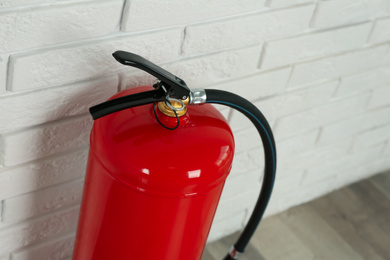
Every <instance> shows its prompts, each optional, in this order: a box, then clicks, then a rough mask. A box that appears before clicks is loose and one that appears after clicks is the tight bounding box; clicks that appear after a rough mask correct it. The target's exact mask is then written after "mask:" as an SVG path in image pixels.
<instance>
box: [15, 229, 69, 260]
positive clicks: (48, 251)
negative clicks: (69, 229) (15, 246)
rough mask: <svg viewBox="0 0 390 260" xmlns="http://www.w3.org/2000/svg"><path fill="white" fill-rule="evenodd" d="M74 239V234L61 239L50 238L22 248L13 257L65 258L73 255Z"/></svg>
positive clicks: (24, 258)
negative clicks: (44, 241) (45, 241)
mask: <svg viewBox="0 0 390 260" xmlns="http://www.w3.org/2000/svg"><path fill="white" fill-rule="evenodd" d="M74 239H75V236H74V235H73V234H72V235H67V236H65V237H62V238H59V239H55V240H50V241H48V242H47V243H43V244H39V245H34V246H31V247H28V248H26V249H20V250H17V251H16V252H14V253H12V259H13V260H30V259H41V260H63V259H64V258H65V257H70V256H72V252H73V244H74Z"/></svg>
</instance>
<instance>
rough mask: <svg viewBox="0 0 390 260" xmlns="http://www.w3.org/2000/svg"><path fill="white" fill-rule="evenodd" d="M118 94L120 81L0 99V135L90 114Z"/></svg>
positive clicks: (43, 90) (21, 94)
mask: <svg viewBox="0 0 390 260" xmlns="http://www.w3.org/2000/svg"><path fill="white" fill-rule="evenodd" d="M117 90H118V77H117V76H112V77H107V78H104V79H99V80H94V81H89V82H83V83H76V84H71V85H68V86H64V87H56V88H48V89H42V90H38V91H34V92H31V91H30V92H23V93H16V94H9V95H7V96H4V97H0V111H6V110H7V111H9V112H8V113H0V122H3V124H1V125H0V132H4V131H10V130H14V129H19V128H21V127H26V126H31V125H37V124H42V123H46V122H49V121H54V120H57V119H60V118H63V117H67V116H73V115H79V114H83V113H88V108H89V107H91V106H93V105H96V104H98V103H100V102H103V101H105V100H107V99H108V98H109V97H110V96H112V95H113V94H115V93H116V92H117Z"/></svg>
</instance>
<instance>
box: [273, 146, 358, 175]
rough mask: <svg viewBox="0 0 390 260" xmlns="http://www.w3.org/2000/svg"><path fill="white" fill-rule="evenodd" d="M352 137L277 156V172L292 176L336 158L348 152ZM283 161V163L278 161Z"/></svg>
mask: <svg viewBox="0 0 390 260" xmlns="http://www.w3.org/2000/svg"><path fill="white" fill-rule="evenodd" d="M352 141H353V138H344V139H343V140H340V142H337V143H330V144H327V145H323V146H316V147H315V148H314V149H311V150H306V151H304V152H301V153H299V154H295V155H289V156H284V155H282V154H281V155H280V156H279V157H278V162H279V164H278V172H277V174H278V175H280V177H283V176H285V177H287V176H293V175H295V174H298V175H300V173H301V172H302V171H304V170H306V169H308V168H311V167H314V166H317V165H320V164H322V163H324V162H327V161H332V160H337V159H338V158H340V157H343V156H345V154H347V153H348V151H349V149H350V147H351V144H352ZM280 162H283V163H280Z"/></svg>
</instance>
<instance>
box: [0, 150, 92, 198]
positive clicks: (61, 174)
mask: <svg viewBox="0 0 390 260" xmlns="http://www.w3.org/2000/svg"><path fill="white" fill-rule="evenodd" d="M87 155H88V153H87V151H86V150H80V151H75V152H72V153H70V154H66V155H63V156H60V157H56V158H48V159H45V160H40V161H36V162H33V163H28V164H25V165H23V166H18V167H12V168H9V169H8V168H5V169H1V170H0V200H3V199H7V198H11V197H14V196H18V195H21V194H24V193H27V192H32V191H35V190H38V189H42V188H45V187H48V186H51V185H55V184H59V183H62V182H66V181H70V180H73V179H76V178H80V177H82V176H83V175H84V172H85V169H86V164H87V163H86V162H87Z"/></svg>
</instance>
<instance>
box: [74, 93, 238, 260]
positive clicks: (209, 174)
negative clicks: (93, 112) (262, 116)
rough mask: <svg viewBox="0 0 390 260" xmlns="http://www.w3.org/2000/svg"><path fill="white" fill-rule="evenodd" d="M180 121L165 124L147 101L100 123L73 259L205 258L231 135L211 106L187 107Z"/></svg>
mask: <svg viewBox="0 0 390 260" xmlns="http://www.w3.org/2000/svg"><path fill="white" fill-rule="evenodd" d="M150 89H151V87H150V86H149V87H140V88H135V89H130V90H125V91H122V92H120V93H118V94H116V95H115V96H113V97H112V99H114V98H118V97H121V96H126V95H130V94H134V93H137V92H143V91H146V90H150ZM156 113H157V116H158V118H159V120H160V122H161V123H163V124H167V125H168V126H172V125H175V124H176V120H177V119H176V118H175V117H168V116H166V115H164V114H162V113H161V112H160V111H159V110H158V109H156ZM179 120H180V124H179V127H178V128H177V129H176V130H173V131H171V130H167V129H165V128H163V127H162V126H161V125H160V124H159V123H158V122H157V120H156V116H155V114H154V113H153V105H152V104H148V105H143V106H138V107H133V108H130V109H126V110H123V111H120V112H115V113H112V114H110V115H108V116H105V117H102V118H100V119H98V120H96V121H95V123H94V126H93V129H92V132H91V140H90V152H89V159H88V166H87V172H86V177H85V185H84V194H83V199H82V205H81V211H80V217H79V224H78V230H77V235H76V242H75V249H74V255H73V260H107V259H118V260H119V259H139V260H156V259H160V260H199V259H201V256H202V252H203V248H204V246H205V244H206V241H207V236H208V234H209V231H210V227H211V224H212V221H213V218H214V214H215V211H216V208H217V206H218V201H219V198H220V196H221V192H222V189H223V186H224V183H225V180H226V178H227V176H228V174H229V171H230V169H231V165H232V160H233V154H234V140H233V135H232V132H231V130H230V128H229V126H228V124H227V122H226V120H225V118H224V117H223V116H222V115H221V114H220V113H219V112H218V111H217V110H216V109H215V108H214V107H213V106H212V105H209V104H204V105H201V106H188V107H187V112H186V113H185V114H184V115H183V116H181V117H180V118H179Z"/></svg>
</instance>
